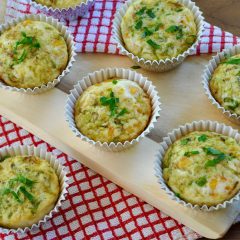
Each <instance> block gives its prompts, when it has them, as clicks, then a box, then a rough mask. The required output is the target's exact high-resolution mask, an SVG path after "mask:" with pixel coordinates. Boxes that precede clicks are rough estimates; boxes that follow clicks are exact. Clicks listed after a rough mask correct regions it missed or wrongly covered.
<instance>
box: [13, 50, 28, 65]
mask: <svg viewBox="0 0 240 240" xmlns="http://www.w3.org/2000/svg"><path fill="white" fill-rule="evenodd" d="M26 57H27V51H26V50H25V49H24V50H23V52H22V55H21V56H20V57H19V58H17V59H16V58H14V59H13V61H14V63H15V64H19V63H21V62H23V61H24V60H25V58H26Z"/></svg>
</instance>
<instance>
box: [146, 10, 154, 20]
mask: <svg viewBox="0 0 240 240" xmlns="http://www.w3.org/2000/svg"><path fill="white" fill-rule="evenodd" d="M146 13H147V15H148V16H149V17H150V18H155V17H156V15H155V14H154V12H153V10H152V9H148V10H147V11H146Z"/></svg>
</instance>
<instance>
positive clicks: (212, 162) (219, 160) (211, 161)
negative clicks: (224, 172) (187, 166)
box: [204, 154, 226, 167]
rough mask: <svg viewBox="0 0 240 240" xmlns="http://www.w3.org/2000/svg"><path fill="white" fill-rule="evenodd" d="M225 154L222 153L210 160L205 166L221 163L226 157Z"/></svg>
mask: <svg viewBox="0 0 240 240" xmlns="http://www.w3.org/2000/svg"><path fill="white" fill-rule="evenodd" d="M225 157H226V156H225V155H224V154H220V155H219V156H218V157H217V158H214V159H212V160H208V161H207V162H206V163H205V165H204V166H205V167H214V166H216V165H217V164H218V163H220V162H221V161H223V160H224V159H225Z"/></svg>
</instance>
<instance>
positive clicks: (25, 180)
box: [10, 175, 36, 188]
mask: <svg viewBox="0 0 240 240" xmlns="http://www.w3.org/2000/svg"><path fill="white" fill-rule="evenodd" d="M10 181H13V182H14V181H16V182H20V183H23V184H24V185H26V186H27V187H30V188H31V187H32V186H33V185H34V184H35V183H36V182H35V181H32V180H30V179H29V178H26V177H24V176H22V175H19V176H17V177H16V178H13V179H11V180H10Z"/></svg>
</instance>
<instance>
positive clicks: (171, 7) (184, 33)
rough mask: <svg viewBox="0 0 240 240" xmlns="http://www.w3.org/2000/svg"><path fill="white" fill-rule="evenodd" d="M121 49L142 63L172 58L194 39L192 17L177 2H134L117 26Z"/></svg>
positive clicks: (165, 0) (186, 9)
mask: <svg viewBox="0 0 240 240" xmlns="http://www.w3.org/2000/svg"><path fill="white" fill-rule="evenodd" d="M121 33H122V38H123V41H124V43H125V47H126V48H127V49H128V51H130V52H131V53H133V54H134V55H136V56H138V57H142V58H144V59H146V60H161V59H163V60H164V59H166V58H173V57H176V56H178V55H179V54H181V53H183V52H185V51H186V50H187V49H188V48H189V47H191V46H192V44H193V43H194V42H195V41H196V39H197V36H196V35H197V27H196V23H195V21H194V15H193V13H192V12H191V11H190V10H189V9H188V8H187V7H185V6H184V5H183V4H181V3H179V2H178V1H177V0H162V1H159V0H137V1H134V2H133V3H132V4H131V5H130V7H129V8H128V9H127V11H126V14H125V15H124V17H123V19H122V22H121Z"/></svg>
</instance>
